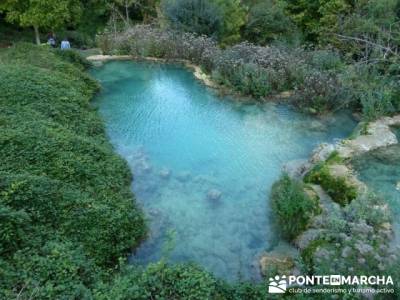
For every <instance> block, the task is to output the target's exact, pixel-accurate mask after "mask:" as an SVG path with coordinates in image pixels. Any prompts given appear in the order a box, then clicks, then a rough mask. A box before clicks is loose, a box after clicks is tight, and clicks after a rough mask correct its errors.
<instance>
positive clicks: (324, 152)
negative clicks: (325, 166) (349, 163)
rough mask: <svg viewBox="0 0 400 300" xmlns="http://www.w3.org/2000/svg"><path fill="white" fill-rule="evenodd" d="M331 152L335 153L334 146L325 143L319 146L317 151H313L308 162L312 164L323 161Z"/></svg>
mask: <svg viewBox="0 0 400 300" xmlns="http://www.w3.org/2000/svg"><path fill="white" fill-rule="evenodd" d="M333 151H335V146H334V145H332V144H327V143H323V144H320V145H319V146H318V147H317V149H315V150H314V151H313V154H312V156H311V158H310V162H311V163H313V164H314V163H317V162H320V161H325V160H326V159H327V158H328V157H329V155H331V153H332V152H333Z"/></svg>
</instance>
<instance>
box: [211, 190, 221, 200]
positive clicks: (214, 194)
mask: <svg viewBox="0 0 400 300" xmlns="http://www.w3.org/2000/svg"><path fill="white" fill-rule="evenodd" d="M221 197H222V192H221V191H219V190H217V189H211V190H209V191H208V193H207V199H209V200H212V201H217V200H219V199H221Z"/></svg>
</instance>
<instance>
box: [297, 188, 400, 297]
mask: <svg viewBox="0 0 400 300" xmlns="http://www.w3.org/2000/svg"><path fill="white" fill-rule="evenodd" d="M390 216H391V213H390V211H389V209H388V207H387V205H386V204H385V202H384V201H383V200H382V199H380V198H377V197H376V196H374V195H369V194H364V195H360V196H359V197H357V198H356V199H354V200H353V201H352V202H351V203H350V204H349V205H348V206H346V207H345V208H333V211H330V212H329V214H328V215H326V216H324V219H323V221H322V222H321V224H320V229H322V230H321V231H320V232H321V234H320V236H319V237H316V239H315V241H314V242H311V243H310V244H309V247H307V248H306V249H305V250H304V251H303V253H302V258H303V259H304V258H306V259H307V260H306V261H304V263H305V265H306V268H305V270H310V267H311V270H312V271H313V274H315V275H323V274H359V275H364V276H370V275H372V276H376V275H377V274H379V275H380V276H382V275H390V276H392V278H393V281H394V283H395V286H394V289H395V294H394V295H393V298H390V299H397V298H398V296H399V295H398V293H399V291H398V289H397V288H398V280H399V279H400V277H399V273H398V269H399V267H400V258H399V255H398V251H397V250H396V249H394V247H391V245H390V243H391V240H392V237H393V236H392V235H393V232H392V230H391V226H390V220H391V218H390ZM308 263H311V265H310V264H308ZM386 287H387V286H386ZM382 299H386V298H382Z"/></svg>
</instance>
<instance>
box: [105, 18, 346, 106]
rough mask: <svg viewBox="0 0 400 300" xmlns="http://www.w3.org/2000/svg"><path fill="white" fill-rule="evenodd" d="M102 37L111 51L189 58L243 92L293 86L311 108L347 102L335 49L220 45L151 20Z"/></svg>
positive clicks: (297, 98)
mask: <svg viewBox="0 0 400 300" xmlns="http://www.w3.org/2000/svg"><path fill="white" fill-rule="evenodd" d="M98 39H99V41H101V45H102V46H103V51H106V52H107V53H110V51H111V53H123V54H127V53H128V54H131V55H134V56H139V57H146V56H152V57H159V58H165V59H178V60H180V59H184V60H188V61H190V62H192V63H194V64H196V65H199V66H201V67H202V68H203V70H204V71H206V72H208V73H210V74H211V77H212V79H213V80H214V81H215V82H217V83H219V84H222V85H225V86H228V87H229V88H230V89H232V90H234V91H237V92H239V93H241V94H244V95H250V96H253V97H256V98H260V99H261V98H264V97H266V96H273V95H275V94H277V93H280V92H284V91H288V90H294V91H295V95H294V97H293V98H292V99H291V100H293V101H292V102H293V103H294V104H296V105H297V106H298V107H300V108H302V109H304V110H307V111H309V112H313V113H324V112H326V111H327V110H332V109H340V108H343V107H345V106H346V105H347V101H346V98H344V97H342V96H343V93H342V83H341V81H340V80H339V78H338V76H337V74H336V73H337V72H338V71H339V70H340V69H341V68H342V63H341V60H340V57H339V56H338V54H337V53H336V52H333V51H318V52H316V53H314V52H312V51H306V50H303V49H287V48H283V47H278V46H271V47H261V46H257V45H254V44H251V43H248V42H242V43H239V44H236V45H234V46H231V47H227V48H225V49H220V48H219V47H218V45H217V44H216V43H215V41H214V40H213V39H211V38H209V37H206V36H198V35H195V34H192V33H182V32H179V31H173V30H165V29H159V28H157V27H155V26H150V25H137V26H133V27H131V28H129V29H127V30H126V31H124V32H122V33H120V34H118V35H116V36H115V35H113V34H104V35H102V36H99V37H98ZM112 49H113V50H112Z"/></svg>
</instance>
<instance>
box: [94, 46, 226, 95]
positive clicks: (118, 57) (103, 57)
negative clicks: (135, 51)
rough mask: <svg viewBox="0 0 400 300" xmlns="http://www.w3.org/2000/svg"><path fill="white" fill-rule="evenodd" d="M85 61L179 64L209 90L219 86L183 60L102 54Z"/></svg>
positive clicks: (194, 66) (198, 68)
mask: <svg viewBox="0 0 400 300" xmlns="http://www.w3.org/2000/svg"><path fill="white" fill-rule="evenodd" d="M86 59H87V60H89V61H92V62H106V61H111V60H145V61H152V62H161V63H179V64H183V65H184V66H185V67H187V68H188V69H190V70H192V72H193V75H194V77H196V79H198V80H200V81H201V82H202V83H203V84H204V85H206V86H208V87H211V88H219V86H218V85H217V84H216V83H215V82H213V81H212V79H211V77H210V76H209V75H207V74H206V73H204V72H203V71H202V70H201V68H200V67H199V66H196V65H194V64H192V63H191V62H189V61H188V60H184V59H179V60H177V59H174V60H168V59H164V58H157V57H136V56H132V55H103V54H98V55H91V56H88V57H86Z"/></svg>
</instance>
